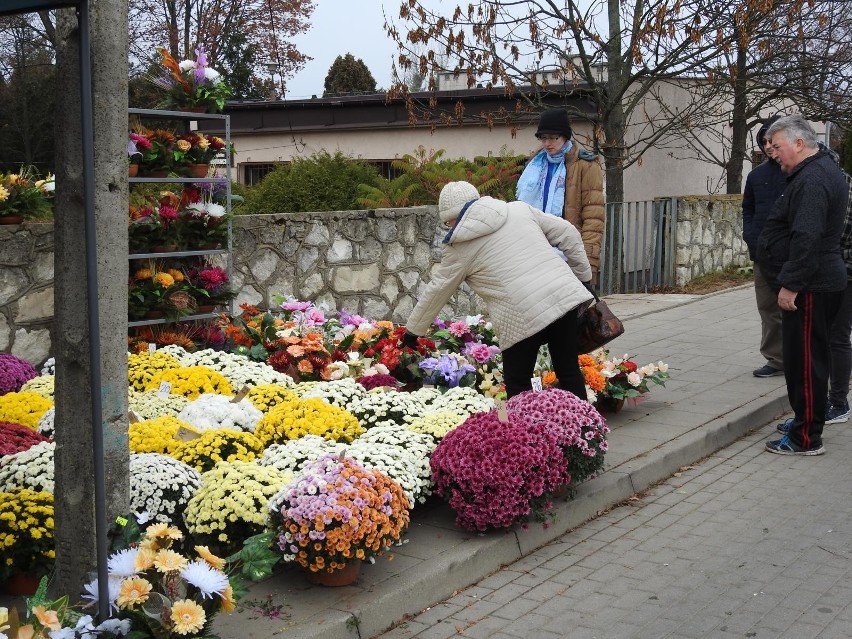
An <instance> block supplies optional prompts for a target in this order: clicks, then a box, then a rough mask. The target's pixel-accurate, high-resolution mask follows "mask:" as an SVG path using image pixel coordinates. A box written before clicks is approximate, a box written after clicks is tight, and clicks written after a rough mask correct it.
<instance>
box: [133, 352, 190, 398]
mask: <svg viewBox="0 0 852 639" xmlns="http://www.w3.org/2000/svg"><path fill="white" fill-rule="evenodd" d="M180 367H181V364H180V360H178V358H177V357H175V356H173V355H169V354H167V353H161V352H159V351H155V352H154V353H150V354H149V353H138V354H131V355H129V356H128V357H127V377H128V382H129V383H130V386H131V387H132V388H133V389H134V390H137V391H144V390H145V389H146V388H148V387H149V386H150V384H151V381H152V380H153V379H154V377H156V376H157V375H158V374H160V373H162V372H163V371H166V370H171V369H173V368H180ZM158 386H159V383H158V384H157V386H154V387H153V388H151V390H156V389H157V387H158Z"/></svg>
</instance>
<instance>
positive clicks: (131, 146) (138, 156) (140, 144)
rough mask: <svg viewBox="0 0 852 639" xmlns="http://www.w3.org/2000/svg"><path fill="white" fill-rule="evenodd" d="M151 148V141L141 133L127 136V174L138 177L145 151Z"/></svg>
mask: <svg viewBox="0 0 852 639" xmlns="http://www.w3.org/2000/svg"><path fill="white" fill-rule="evenodd" d="M150 150H151V141H150V140H149V139H148V138H146V137H145V136H144V135H142V134H140V133H131V134H130V135H129V136H128V138H127V167H128V168H127V174H128V176H129V177H136V176H137V175H138V174H139V163H140V162H141V161H142V155H143V151H150Z"/></svg>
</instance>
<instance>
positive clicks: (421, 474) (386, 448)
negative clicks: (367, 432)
mask: <svg viewBox="0 0 852 639" xmlns="http://www.w3.org/2000/svg"><path fill="white" fill-rule="evenodd" d="M416 434H417V433H412V435H416ZM346 456H347V457H351V458H352V459H354V460H355V461H357V462H359V463H360V464H361V465H362V466H364V468H367V469H371V468H375V469H376V470H380V471H382V472H383V473H384V474H385V475H387V476H388V477H390V478H391V479H393V480H394V481H395V482H396V483H398V484H399V485H400V487H401V488H402V490H403V492H405V496H406V497H408V503H409V504H411V506H412V507H414V504H416V503H418V502H420V503H422V502H424V501H426V497H427V496H428V495H430V494H431V492H432V479H431V472H429V473H426V472H425V471H424V467H425V468H428V467H429V458H428V457H424V456H422V455H420V454H418V453H416V452H412V451H408V450H406V449H405V448H401V447H400V446H394V445H393V444H377V443H375V442H371V441H362V439H361V438H359V439H356V440H355V441H354V442H353V443H352V445H351V446H349V448H347V449H346Z"/></svg>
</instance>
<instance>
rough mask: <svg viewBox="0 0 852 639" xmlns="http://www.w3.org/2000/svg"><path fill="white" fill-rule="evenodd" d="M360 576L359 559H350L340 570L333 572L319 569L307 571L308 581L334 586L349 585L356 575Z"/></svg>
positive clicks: (355, 579)
mask: <svg viewBox="0 0 852 639" xmlns="http://www.w3.org/2000/svg"><path fill="white" fill-rule="evenodd" d="M360 576H361V560H360V559H352V560H351V561H349V562H348V563H347V564H346V565H345V566H344V567H343V568H341V569H340V570H335V571H334V572H326V571H325V570H320V571H318V572H311V571H308V572H307V577H308V581H309V582H311V583H312V584H314V585H316V586H328V587H330V588H336V587H338V586H351V585H352V584H354V583H355V582H356V581H358V577H360Z"/></svg>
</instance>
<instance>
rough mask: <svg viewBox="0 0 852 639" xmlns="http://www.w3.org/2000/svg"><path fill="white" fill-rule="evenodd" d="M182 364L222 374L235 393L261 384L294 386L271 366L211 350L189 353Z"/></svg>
mask: <svg viewBox="0 0 852 639" xmlns="http://www.w3.org/2000/svg"><path fill="white" fill-rule="evenodd" d="M181 363H183V365H184V366H206V367H207V368H210V369H212V370H214V371H216V372H217V373H221V374H222V375H224V376H225V378H226V379H227V380H228V381H229V382H230V384H231V387H232V388H233V389H234V390H235V391H239V389H241V388H242V387H243V386H260V385H261V384H278V385H279V386H284V387H290V386H292V385H293V378H292V377H290V376H289V375H285V374H284V373H279V372H278V371H276V370H275V369H274V368H272V367H271V366H270V365H269V364H266V363H264V362H253V361H252V360H250V359H248V358H246V357H245V356H243V355H237V354H236V353H226V352H224V351H215V350H213V349H211V348H207V349H204V350H201V351H196V352H195V353H188V354H187V356H186V357H185V358H184V359H183V360H182V362H181Z"/></svg>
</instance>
